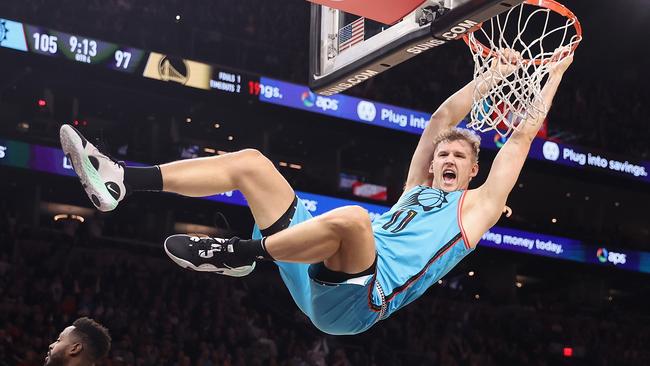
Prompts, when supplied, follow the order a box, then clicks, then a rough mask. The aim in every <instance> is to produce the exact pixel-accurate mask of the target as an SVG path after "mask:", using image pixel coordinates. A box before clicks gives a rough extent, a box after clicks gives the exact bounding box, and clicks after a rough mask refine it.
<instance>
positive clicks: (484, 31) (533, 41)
mask: <svg viewBox="0 0 650 366" xmlns="http://www.w3.org/2000/svg"><path fill="white" fill-rule="evenodd" d="M576 21H577V20H576V19H575V17H573V18H567V17H564V16H562V15H560V14H557V13H555V12H554V11H552V10H550V9H547V8H540V7H537V6H531V5H529V4H527V3H523V4H521V5H519V6H516V7H513V8H512V9H510V10H509V11H507V12H504V13H502V14H500V15H498V16H495V17H494V18H492V19H490V20H489V21H487V22H485V23H483V25H482V26H481V28H479V29H478V30H476V31H474V32H472V33H469V34H468V36H467V38H466V42H467V43H468V44H469V46H470V50H471V51H472V56H473V58H474V79H475V80H476V88H475V89H474V104H473V107H472V111H471V115H470V117H471V120H470V122H469V124H468V125H467V126H468V127H470V128H473V129H474V130H477V131H481V132H487V131H491V130H495V131H497V132H498V133H499V134H501V135H502V136H507V135H509V134H510V133H511V132H512V131H513V130H515V129H518V128H519V127H521V126H522V122H524V121H526V120H528V119H533V118H538V117H540V115H542V116H543V115H544V114H546V112H547V106H546V105H544V102H543V100H542V98H541V91H542V83H543V82H544V81H545V76H546V75H547V74H548V72H549V67H550V65H551V63H550V61H557V58H558V57H557V54H556V49H557V48H559V47H571V49H572V50H573V49H575V47H576V46H577V45H578V43H579V42H580V40H581V39H582V38H581V35H580V34H578V32H577V30H576V27H575V23H576ZM558 23H559V24H560V25H557V24H558ZM542 24H543V26H542ZM578 26H579V25H578ZM533 27H534V28H533ZM539 27H542V34H541V36H539V37H537V38H534V36H533V37H531V34H534V33H533V31H534V30H535V29H539ZM529 28H531V29H529ZM536 34H539V33H538V32H537V33H536ZM486 48H487V49H486ZM506 49H511V50H514V51H517V52H519V53H520V54H521V59H520V60H519V61H518V62H517V66H518V67H517V69H516V71H514V72H512V73H510V74H508V73H507V71H508V70H504V69H505V68H503V67H493V66H496V62H498V60H499V59H507V58H506V57H505V56H504V50H506ZM554 54H556V56H555V59H553V56H554ZM486 89H487V92H486Z"/></svg>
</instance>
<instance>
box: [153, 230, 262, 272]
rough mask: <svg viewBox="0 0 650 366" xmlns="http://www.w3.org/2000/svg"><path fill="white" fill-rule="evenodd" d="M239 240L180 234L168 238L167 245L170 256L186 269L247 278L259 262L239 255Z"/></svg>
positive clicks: (166, 249)
mask: <svg viewBox="0 0 650 366" xmlns="http://www.w3.org/2000/svg"><path fill="white" fill-rule="evenodd" d="M238 240H239V238H230V239H222V238H210V237H199V236H195V235H185V234H177V235H172V236H170V237H168V238H167V239H166V240H165V244H164V246H165V252H166V253H167V255H168V256H169V258H171V259H172V260H173V261H174V262H176V264H178V265H179V266H181V267H183V268H189V269H192V270H195V271H200V272H214V273H219V274H223V275H226V276H231V277H243V276H246V275H248V274H249V273H251V272H253V270H254V269H255V264H256V263H255V261H252V260H247V259H242V258H240V256H238V255H237V253H236V252H235V244H236V242H237V241H238Z"/></svg>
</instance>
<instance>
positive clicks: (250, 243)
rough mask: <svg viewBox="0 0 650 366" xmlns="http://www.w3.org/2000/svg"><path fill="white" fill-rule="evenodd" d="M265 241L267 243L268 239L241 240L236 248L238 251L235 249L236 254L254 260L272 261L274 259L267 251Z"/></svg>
mask: <svg viewBox="0 0 650 366" xmlns="http://www.w3.org/2000/svg"><path fill="white" fill-rule="evenodd" d="M264 241H266V237H264V238H262V239H251V240H243V239H240V240H239V243H238V244H237V247H236V248H237V249H235V253H241V254H242V255H243V256H245V257H247V258H252V259H254V260H257V259H264V260H269V261H272V260H274V259H273V257H271V255H270V254H269V252H267V251H266V246H265V245H264Z"/></svg>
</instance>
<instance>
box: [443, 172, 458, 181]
mask: <svg viewBox="0 0 650 366" xmlns="http://www.w3.org/2000/svg"><path fill="white" fill-rule="evenodd" d="M442 180H443V181H444V182H445V183H447V184H451V183H453V182H454V181H455V180H456V172H454V171H453V170H451V169H445V170H443V171H442Z"/></svg>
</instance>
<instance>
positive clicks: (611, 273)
mask: <svg viewBox="0 0 650 366" xmlns="http://www.w3.org/2000/svg"><path fill="white" fill-rule="evenodd" d="M564 3H565V5H567V7H569V8H570V9H572V10H573V11H574V13H575V14H576V15H578V17H579V18H580V20H581V22H582V25H583V28H584V32H585V39H584V41H583V42H582V45H581V47H580V49H578V51H577V53H576V61H575V62H574V65H573V66H572V68H571V69H570V70H569V72H568V73H567V75H566V77H565V81H564V82H563V85H562V86H561V87H560V90H559V92H558V95H557V97H556V99H555V105H554V107H553V108H552V110H551V112H550V114H549V117H548V120H547V126H546V129H545V131H544V132H543V136H541V137H540V139H538V140H539V141H537V142H536V143H535V145H534V146H533V151H532V152H531V158H530V159H529V161H528V162H527V165H526V167H525V168H524V171H523V173H522V175H521V178H520V180H519V183H518V186H517V187H516V188H515V190H514V191H513V193H512V194H511V198H510V201H509V206H510V207H511V208H512V211H513V212H512V216H511V217H509V218H505V217H504V218H503V219H502V220H501V221H500V222H499V223H498V224H497V226H496V227H495V228H494V229H493V230H491V231H490V232H489V233H488V234H486V235H485V236H484V238H483V241H482V242H481V244H480V245H479V248H478V249H477V252H478V253H477V255H473V256H470V257H469V258H467V260H465V261H464V262H463V263H461V265H460V266H459V267H458V268H456V269H455V270H454V271H453V272H452V273H450V274H449V275H447V276H446V277H445V279H444V280H442V281H441V283H440V284H439V286H436V287H434V288H432V289H430V290H429V292H428V293H427V294H426V295H425V296H424V297H423V299H422V300H420V301H418V302H416V303H414V304H413V305H411V306H410V307H408V308H407V309H405V310H403V311H402V312H400V313H398V314H397V315H396V316H394V317H392V318H391V319H389V320H387V321H385V322H383V323H382V324H380V325H379V326H377V327H375V328H373V329H372V330H371V331H369V332H367V333H364V334H361V335H359V336H354V337H331V336H326V335H325V334H322V333H319V332H318V331H317V330H316V329H315V328H314V327H312V326H311V325H310V324H309V321H308V320H307V319H306V318H305V317H304V316H302V314H301V313H299V311H298V309H297V308H296V306H295V305H294V304H293V302H292V301H291V300H290V298H289V294H288V292H287V290H286V289H285V287H284V286H283V285H282V283H281V281H280V279H279V276H277V275H276V272H277V271H276V269H275V268H274V267H273V265H269V264H267V265H263V266H260V268H259V269H258V270H257V271H256V273H255V274H254V275H252V276H250V277H248V278H246V279H245V280H243V281H242V280H233V279H230V278H224V277H220V276H213V275H207V274H196V273H191V272H189V271H182V270H180V269H179V268H178V267H176V266H175V265H173V264H172V263H171V262H170V261H169V260H168V258H167V257H166V256H165V255H164V253H163V251H162V250H161V242H162V239H164V238H165V237H166V236H167V235H169V234H171V233H174V232H188V231H204V232H206V231H207V232H210V231H212V233H216V232H220V233H224V232H228V233H234V234H237V235H239V236H242V237H249V235H250V228H251V227H252V218H251V216H250V214H249V212H248V209H247V208H245V207H244V206H243V204H244V202H243V200H242V197H241V196H240V195H238V193H237V192H234V193H231V194H224V195H221V196H217V197H212V198H210V199H188V198H180V197H177V196H173V195H165V194H157V195H154V194H143V195H138V196H135V197H133V198H132V199H129V200H127V201H126V203H125V204H123V205H121V206H120V208H119V209H117V210H116V211H115V212H113V213H110V214H102V213H99V212H97V211H95V210H93V209H91V207H92V206H91V205H90V203H89V202H88V201H87V198H86V197H85V194H84V192H83V190H82V189H80V187H79V184H78V181H77V180H76V179H75V178H73V173H72V171H71V168H70V166H69V163H68V162H66V161H65V160H64V159H63V155H62V153H61V151H60V150H59V149H60V147H59V146H58V129H59V126H60V125H61V124H64V123H70V124H73V125H75V126H76V127H77V128H78V129H80V130H81V131H82V132H83V133H84V134H85V135H86V136H89V137H96V138H100V139H101V140H102V141H103V142H104V143H105V145H106V148H107V149H108V151H109V152H110V153H112V154H113V155H114V156H115V157H116V158H118V159H120V160H126V161H129V162H136V163H160V162H167V161H172V160H177V159H180V158H191V157H196V156H210V155H214V154H222V153H225V152H229V151H236V150H239V149H242V148H246V147H254V148H256V149H259V150H260V151H262V152H264V153H265V154H266V155H267V156H269V157H270V158H271V159H272V160H273V161H274V163H276V166H277V167H278V169H279V170H280V171H281V172H282V173H283V174H284V176H285V177H286V178H287V179H288V180H289V182H290V183H291V184H292V186H293V187H294V188H295V189H296V190H298V191H299V192H300V194H301V196H302V197H303V198H306V199H307V203H308V204H309V206H310V207H308V209H309V210H310V211H313V212H315V213H322V212H324V211H326V210H328V209H331V208H334V207H337V206H339V205H342V204H351V203H354V204H362V205H364V207H366V208H368V210H369V211H370V212H371V213H380V212H381V210H382V209H386V207H388V206H390V205H391V204H392V203H394V202H395V201H396V200H397V198H398V197H399V195H400V193H401V188H402V185H403V183H404V180H405V176H406V172H407V168H408V163H409V159H410V156H411V154H412V152H413V150H414V149H415V145H416V143H417V139H418V137H419V136H418V131H421V128H422V123H423V122H424V121H426V118H427V114H430V113H431V112H432V110H433V108H435V107H436V106H437V105H439V103H441V102H442V101H443V100H444V99H445V98H446V97H447V96H448V95H449V94H450V93H452V92H454V91H455V90H457V89H458V88H459V87H461V86H462V85H464V84H465V83H466V82H467V81H469V80H470V78H471V75H472V60H471V57H470V54H469V52H468V50H467V47H466V45H465V44H464V43H462V42H454V43H450V44H448V45H446V46H444V47H438V48H436V49H435V50H432V51H430V52H428V53H426V54H424V55H422V56H420V57H417V58H415V59H414V60H411V61H409V62H406V63H404V64H402V65H400V66H398V67H396V68H395V69H393V70H390V72H386V73H383V74H382V75H380V76H378V77H376V78H374V79H372V80H370V81H368V82H366V83H363V84H361V85H359V86H357V87H355V88H353V89H351V90H349V92H348V93H346V95H345V96H342V95H339V96H334V97H327V98H325V97H319V96H317V95H314V94H311V93H309V92H308V90H307V88H306V87H305V85H306V80H307V69H308V67H307V65H308V60H307V51H308V48H309V46H308V36H309V7H308V5H307V3H305V2H304V1H299V0H291V1H289V0H277V1H263V0H238V1H220V0H213V1H204V0H188V1H179V0H163V1H152V0H148V1H138V2H136V1H132V0H103V1H99V0H91V1H85V2H80V1H72V0H61V1H56V2H52V1H45V0H32V1H16V0H8V1H2V2H0V18H2V19H3V21H2V22H0V23H2V25H1V26H0V27H1V28H0V29H2V30H3V31H2V32H0V35H2V37H0V46H1V47H0V365H1V366H8V365H11V366H13V365H21V366H32V365H41V364H43V359H44V355H45V352H46V351H47V345H48V344H49V342H51V341H52V340H54V339H56V336H57V334H58V332H60V331H61V330H62V329H63V328H64V326H65V325H67V324H68V323H69V322H71V321H72V320H74V319H76V317H78V316H82V315H88V316H91V317H94V318H96V319H98V320H99V321H101V322H102V323H104V324H105V325H106V326H107V327H108V328H109V329H110V330H111V333H112V336H113V348H112V350H111V352H110V354H109V357H108V359H107V360H105V361H104V362H103V363H102V365H111V366H118V365H120V366H121V365H138V366H145V365H170V366H172V365H173V366H188V365H197V366H217V365H338V366H343V365H458V366H461V365H590V366H596V365H648V364H650V351H649V350H650V348H649V347H648V344H647V343H648V339H650V312H649V311H648V303H649V302H648V300H649V298H650V286H649V284H648V279H649V278H650V277H648V276H649V274H650V215H649V214H648V210H649V207H650V189H649V188H650V176H649V173H650V156H649V152H650V121H649V116H650V108H649V105H650V92H649V91H648V82H649V81H650V80H649V78H648V72H647V67H648V66H649V65H650V56H649V51H648V49H647V47H644V45H646V44H647V33H648V32H649V31H650V6H649V5H648V3H647V2H645V1H642V0H621V1H617V2H614V3H612V2H607V3H604V2H590V1H586V0H566V1H565V2H564ZM15 22H19V23H22V24H24V25H25V29H26V30H27V31H26V33H25V34H24V35H22V36H24V37H25V39H26V41H27V43H30V42H31V43H32V44H30V46H29V47H27V48H25V47H24V42H23V46H20V44H19V43H20V42H18V43H15V39H16V38H15V37H17V34H16V33H15V31H16V29H22V28H15V27H16V23H15ZM55 31H56V32H59V33H56V32H55ZM12 33H13V34H12ZM55 34H57V35H55ZM52 36H55V37H58V39H59V40H63V39H65V42H61V43H60V44H58V47H61V48H62V50H61V51H59V50H58V49H57V50H56V52H51V51H52V49H51V47H52V46H51V42H52V40H51V37H52ZM73 36H74V39H75V40H74V41H73V40H72V38H73ZM44 37H46V38H44ZM12 42H13V43H12ZM93 42H95V46H98V47H99V49H100V52H99V54H93V51H92V48H93V45H92V43H93ZM109 43H110V44H109ZM111 45H112V46H111ZM104 46H105V47H107V49H110V50H111V53H110V54H109V55H108V56H106V55H102V54H101V49H102V47H104ZM113 46H114V48H110V47H113ZM21 48H22V49H21ZM115 50H119V51H121V52H122V53H121V54H120V56H119V57H118V56H117V53H115V52H113V51H115ZM151 52H156V53H151ZM39 53H40V54H39ZM127 53H128V56H127ZM47 56H49V57H47ZM102 57H103V58H102ZM127 58H128V61H127ZM187 60H194V61H196V62H198V63H192V62H187ZM75 61H77V62H75ZM88 61H90V63H95V65H84V63H88ZM360 106H363V108H361V107H360ZM364 108H365V109H364ZM483 140H484V141H483V145H482V152H481V164H482V165H481V166H482V167H483V169H482V172H483V174H479V177H478V179H476V180H475V182H474V183H473V186H476V185H479V184H480V183H481V182H482V181H483V180H484V179H485V172H487V171H488V167H489V165H490V163H491V160H492V159H493V158H494V155H495V153H496V151H497V149H498V147H499V146H500V144H502V143H503V141H501V140H500V138H499V136H494V135H493V134H486V135H484V136H483Z"/></svg>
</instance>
